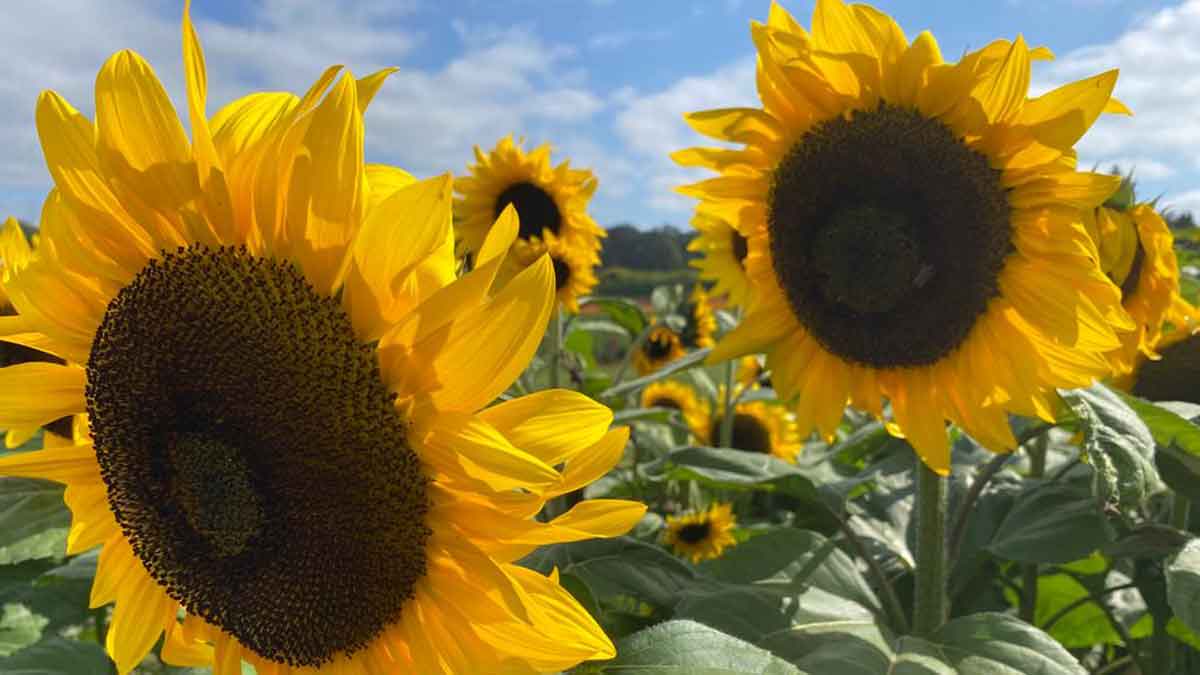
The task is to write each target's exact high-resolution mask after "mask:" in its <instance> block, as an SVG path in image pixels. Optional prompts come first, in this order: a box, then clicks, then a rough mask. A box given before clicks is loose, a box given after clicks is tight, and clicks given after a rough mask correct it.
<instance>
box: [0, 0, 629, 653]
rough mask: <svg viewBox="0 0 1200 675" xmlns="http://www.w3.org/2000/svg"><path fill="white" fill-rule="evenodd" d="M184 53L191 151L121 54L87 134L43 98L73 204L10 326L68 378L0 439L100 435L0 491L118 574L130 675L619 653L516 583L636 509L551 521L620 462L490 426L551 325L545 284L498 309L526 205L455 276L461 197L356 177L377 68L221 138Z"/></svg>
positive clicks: (48, 207)
mask: <svg viewBox="0 0 1200 675" xmlns="http://www.w3.org/2000/svg"><path fill="white" fill-rule="evenodd" d="M183 41H184V50H183V52H184V66H185V81H186V84H187V103H188V113H189V116H188V117H189V122H190V124H189V126H190V129H191V133H192V138H191V139H190V141H189V138H188V136H187V134H186V133H185V131H184V126H183V124H181V122H180V120H179V118H178V116H177V115H176V112H175V110H174V109H173V107H172V105H171V103H170V100H169V98H168V97H167V93H166V91H165V90H164V89H163V86H162V84H161V83H160V82H159V80H158V78H157V77H156V76H155V74H154V71H153V70H152V69H151V67H150V65H149V64H148V63H147V62H146V61H145V60H143V59H142V58H141V57H140V56H138V55H137V54H135V53H133V52H130V51H123V52H120V53H118V54H116V55H115V56H113V57H112V58H111V59H109V60H108V61H107V62H106V63H105V64H104V66H103V68H102V69H101V71H100V74H99V76H98V77H97V79H96V117H95V120H94V121H93V120H90V119H88V118H86V117H84V116H83V115H82V114H80V113H79V112H77V111H76V110H75V109H74V108H73V107H71V105H70V104H69V103H67V101H66V100H64V99H63V98H62V97H61V96H59V95H58V94H56V93H54V92H45V93H44V94H42V96H41V97H40V99H39V100H38V105H37V127H38V133H39V135H40V137H41V142H42V148H43V150H44V153H45V159H46V165H47V167H48V169H49V171H50V175H51V176H52V178H53V180H54V189H53V190H52V191H51V193H50V195H49V197H48V198H47V200H46V203H45V206H44V208H43V211H42V221H41V232H42V235H43V240H42V243H41V244H40V245H39V247H38V249H37V251H36V252H35V254H34V256H33V258H32V259H31V260H30V261H29V262H28V264H27V265H25V266H24V267H23V268H21V269H17V270H12V269H10V270H8V271H9V272H10V274H7V275H6V279H5V287H6V289H7V291H8V293H9V297H10V298H11V301H12V304H13V306H14V307H15V308H16V310H17V313H18V315H17V316H16V317H11V318H10V319H6V320H5V321H4V322H2V323H0V327H2V329H3V330H2V331H0V332H2V333H3V334H4V335H6V336H8V337H9V339H14V338H13V337H12V336H14V335H24V334H29V335H35V336H37V340H38V344H39V347H40V348H41V349H44V350H45V351H47V352H50V353H52V354H55V355H57V356H59V357H61V358H63V359H64V360H65V361H66V363H63V364H49V363H27V364H21V365H15V366H9V367H6V368H0V390H3V391H5V392H8V393H9V395H7V396H5V397H4V401H2V402H0V424H2V425H6V426H9V427H10V428H11V427H14V426H30V425H40V424H45V423H46V422H49V421H51V420H56V419H59V418H62V417H65V416H69V415H77V414H80V413H84V412H86V413H87V420H88V424H89V427H90V429H89V431H90V434H89V435H88V436H86V437H85V438H84V442H82V443H80V444H77V445H68V446H57V445H56V446H55V447H47V448H46V449H43V450H41V451H36V452H28V453H21V454H18V455H12V456H8V457H5V458H3V459H0V474H2V475H8V476H31V477H40V478H46V479H50V480H55V481H58V482H61V483H65V484H66V486H67V487H66V502H67V505H68V506H69V507H70V508H71V510H72V512H73V522H72V525H71V530H70V534H69V537H68V552H69V553H72V554H74V553H79V552H81V551H84V550H87V549H90V548H92V547H97V546H99V547H101V552H100V556H99V563H98V567H97V572H96V578H95V581H94V584H93V587H92V593H91V604H92V606H96V607H99V606H102V605H106V604H109V603H114V604H115V607H114V609H113V619H112V623H111V627H110V629H109V632H108V635H107V644H106V646H107V650H108V653H109V654H111V655H112V657H113V659H114V661H115V662H116V665H117V669H118V671H119V672H120V673H122V674H124V673H128V672H130V671H131V670H132V669H133V668H134V667H135V666H136V665H137V664H138V663H139V662H140V661H141V660H142V658H143V657H144V656H145V655H146V653H147V651H148V650H150V649H151V647H152V646H153V645H154V644H155V643H156V642H158V641H159V640H160V638H161V639H162V642H163V647H162V656H163V658H164V660H166V661H167V662H169V663H172V664H176V665H184V666H200V665H211V666H212V667H213V669H214V672H215V674H216V675H239V674H240V673H241V663H242V661H247V662H249V663H250V664H251V665H253V666H254V667H255V668H256V669H257V672H259V673H264V674H266V673H275V674H290V675H300V674H301V673H308V674H311V673H317V672H337V673H359V674H362V675H376V674H378V675H383V674H386V673H399V672H403V673H422V674H439V673H440V674H443V675H449V674H450V673H495V672H501V671H502V670H503V671H507V670H517V671H521V672H545V671H558V670H564V669H567V668H570V667H572V666H573V665H575V664H577V663H579V662H581V661H583V660H586V659H593V658H609V657H611V656H613V655H614V650H613V646H612V644H611V642H610V641H609V639H608V638H607V637H606V636H605V635H604V633H603V631H602V630H601V629H600V627H599V626H598V625H597V624H596V622H595V621H594V620H593V619H592V618H591V617H590V616H588V614H587V613H586V612H585V611H584V609H583V608H582V607H581V606H580V605H579V604H578V603H577V602H576V601H575V600H574V599H573V598H572V596H571V595H570V594H569V593H567V592H566V591H565V590H564V589H563V588H562V587H560V586H559V584H558V580H557V575H551V576H549V577H546V576H543V575H541V574H538V573H535V572H533V571H531V570H529V569H526V568H524V567H521V566H519V565H516V564H514V562H515V561H516V560H517V559H519V558H521V557H522V556H524V555H526V554H528V553H529V552H530V551H532V550H533V549H534V548H535V547H537V546H539V545H541V544H547V543H552V542H560V541H571V540H577V539H585V538H591V537H597V536H600V537H604V536H613V535H617V534H619V533H622V532H624V531H626V530H627V529H628V528H629V527H631V526H632V525H633V523H635V522H636V521H637V520H638V519H639V518H640V516H641V514H642V513H643V512H644V510H645V507H644V506H642V505H640V504H633V503H629V502H621V501H612V500H609V501H606V500H589V501H586V502H583V503H582V504H579V505H577V506H576V507H575V508H573V509H572V510H570V511H568V512H567V513H565V514H563V515H561V516H559V517H558V518H556V519H554V520H552V521H550V522H539V521H537V520H535V519H534V516H535V514H537V513H538V512H539V511H540V510H541V509H542V506H543V505H544V504H545V502H546V500H548V499H550V498H552V497H554V496H555V495H560V494H563V493H565V492H568V491H571V490H574V489H577V488H579V487H581V486H583V485H585V484H587V483H588V482H590V481H592V480H595V479H596V478H597V477H599V476H601V475H603V474H604V473H605V472H606V471H607V470H608V469H610V468H611V467H612V466H613V465H614V464H615V462H616V461H617V460H618V459H619V458H620V456H621V454H622V452H623V449H624V445H625V441H626V437H627V431H626V430H623V429H621V430H613V431H609V430H608V427H609V424H610V422H611V419H612V414H611V412H610V411H609V410H608V409H606V408H604V407H602V406H600V405H598V404H596V403H594V402H592V401H590V400H589V399H587V398H586V397H584V396H582V395H579V394H576V393H574V392H568V391H561V390H548V391H544V392H539V393H537V394H534V395H532V396H526V397H523V398H516V399H512V400H508V401H506V402H503V403H499V404H496V405H493V402H494V401H495V400H496V399H497V398H498V397H499V396H500V394H501V393H502V392H504V391H505V390H506V389H507V388H508V387H509V386H510V385H511V383H512V382H513V381H514V379H515V378H516V377H517V375H518V374H519V373H520V372H521V371H522V370H523V369H524V368H525V366H526V365H527V364H528V363H529V361H530V359H531V358H532V356H533V354H534V352H535V351H536V349H537V345H538V342H539V341H540V339H541V331H531V330H529V327H530V326H538V325H545V324H546V323H547V320H548V317H549V316H550V312H551V311H552V309H553V306H554V290H553V289H554V281H553V278H554V272H553V267H552V264H551V262H550V260H549V259H548V258H546V257H542V258H540V259H539V260H538V261H537V262H535V263H533V264H532V265H530V266H528V267H527V268H526V269H524V270H523V271H521V272H520V273H519V274H517V275H516V276H515V277H513V278H512V279H511V280H510V281H509V282H508V283H507V284H506V285H504V286H503V288H499V287H498V286H497V284H495V279H496V274H497V272H498V270H499V269H500V267H501V266H502V265H503V264H504V261H505V254H506V252H508V251H509V249H510V247H511V245H512V242H513V241H514V240H515V239H516V237H517V232H518V224H517V219H516V214H515V213H514V212H513V211H512V210H511V209H508V210H505V211H504V212H503V213H501V214H500V217H499V218H498V220H497V222H496V223H495V225H494V226H493V227H491V228H489V230H488V234H487V236H486V237H485V238H484V239H483V241H482V243H481V245H480V247H479V252H478V256H477V258H476V265H475V269H474V270H473V271H472V272H471V273H469V274H467V275H466V276H464V277H463V278H461V279H455V278H454V267H455V261H454V255H453V249H452V241H453V240H452V230H451V187H452V184H451V179H450V178H449V177H448V176H441V177H437V178H433V179H430V180H426V181H421V182H416V181H413V180H412V178H411V177H409V176H408V175H407V174H404V173H403V172H401V171H399V170H397V169H393V168H390V167H382V166H368V165H364V163H363V110H364V109H365V108H366V107H367V105H368V104H369V103H370V101H371V98H372V96H373V95H374V94H375V92H376V91H377V90H378V88H379V87H380V86H381V85H382V83H383V81H384V79H385V78H386V76H387V74H388V71H383V72H380V73H375V74H373V75H368V76H367V77H364V78H362V79H355V78H354V77H353V76H352V75H351V74H350V73H348V72H342V70H341V68H338V67H334V68H331V69H329V70H327V71H326V72H325V73H324V74H322V75H321V76H320V78H319V79H318V80H317V82H316V83H315V84H314V85H313V86H312V88H310V89H309V91H308V92H306V93H305V94H304V95H303V96H299V97H297V96H293V95H291V94H287V93H260V94H252V95H250V96H248V97H245V98H242V99H239V100H237V101H234V102H233V103H230V104H229V105H227V106H225V107H224V108H222V109H221V110H220V111H219V112H218V113H217V114H216V115H215V116H214V117H212V118H209V117H208V115H207V113H206V108H207V105H206V82H207V75H206V73H205V67H204V57H203V53H202V52H201V49H200V44H199V41H198V39H197V37H196V34H195V32H194V30H193V26H192V23H191V21H190V19H189V18H188V15H187V11H186V9H185V13H184V22H183ZM563 420H569V422H570V424H569V425H567V426H564V423H563ZM563 429H566V430H567V431H565V432H564V431H563Z"/></svg>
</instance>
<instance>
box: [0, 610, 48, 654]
mask: <svg viewBox="0 0 1200 675" xmlns="http://www.w3.org/2000/svg"><path fill="white" fill-rule="evenodd" d="M47 623H49V622H48V620H47V619H46V617H43V616H38V615H37V614H34V613H33V612H31V611H29V608H28V607H26V606H25V605H18V604H15V603H11V604H6V605H4V606H3V607H0V656H8V655H9V654H12V653H13V652H16V651H17V650H19V649H23V648H25V647H28V646H29V645H31V644H33V643H35V642H37V641H38V640H39V639H41V637H42V629H44V628H45V627H46V624H47Z"/></svg>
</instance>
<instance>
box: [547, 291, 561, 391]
mask: <svg viewBox="0 0 1200 675" xmlns="http://www.w3.org/2000/svg"><path fill="white" fill-rule="evenodd" d="M552 323H553V325H554V328H553V329H552V330H553V331H554V340H553V341H552V342H551V343H550V345H551V346H550V388H551V389H557V388H558V386H559V372H558V371H559V361H561V360H562V349H563V311H562V305H560V304H555V306H554V321H553V322H552Z"/></svg>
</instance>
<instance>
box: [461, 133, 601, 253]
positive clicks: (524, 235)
mask: <svg viewBox="0 0 1200 675" xmlns="http://www.w3.org/2000/svg"><path fill="white" fill-rule="evenodd" d="M550 152H551V149H550V146H549V144H546V145H541V146H538V147H537V148H536V149H534V150H533V151H531V152H528V153H526V152H525V151H524V150H523V149H522V148H521V146H520V145H518V144H517V143H515V142H513V139H512V137H511V136H508V137H505V138H502V139H500V142H499V143H497V144H496V147H495V149H493V150H492V151H491V152H488V153H484V152H483V151H481V150H480V149H479V147H478V146H476V147H475V164H472V165H471V166H470V167H468V169H469V170H470V172H471V175H469V176H462V177H460V178H456V179H455V181H454V189H455V192H457V193H458V195H459V196H458V197H457V198H455V200H454V213H455V216H456V218H457V223H456V227H457V229H458V236H459V239H460V249H461V250H462V251H463V252H469V253H475V252H477V251H478V250H479V247H480V246H482V245H483V242H484V239H485V238H486V236H487V231H488V228H490V227H491V226H492V222H493V221H494V220H495V219H496V217H497V216H498V215H500V212H501V211H503V210H504V208H505V207H507V206H509V205H510V204H511V205H512V206H513V207H514V208H515V209H516V210H517V215H518V216H519V217H520V220H521V229H520V231H519V234H518V236H519V237H520V238H521V239H525V240H529V239H533V238H534V237H538V238H542V239H544V238H545V237H544V235H543V232H545V231H547V230H548V231H549V232H551V233H552V234H554V235H555V236H556V237H558V238H559V239H561V240H562V241H563V243H564V245H565V246H566V247H567V248H569V249H571V250H573V251H577V252H578V254H579V255H580V256H583V257H585V258H587V259H588V260H589V261H590V262H593V263H594V262H597V261H598V260H599V254H598V252H599V250H600V239H601V238H602V237H604V236H605V232H604V228H602V227H600V226H599V225H597V224H596V221H594V220H592V217H591V216H590V215H588V212H587V205H588V201H589V200H591V198H592V194H593V193H595V191H596V185H597V182H596V177H595V176H593V175H592V172H591V171H588V170H586V169H573V168H571V166H570V163H569V162H563V163H561V164H559V165H558V166H551V164H550Z"/></svg>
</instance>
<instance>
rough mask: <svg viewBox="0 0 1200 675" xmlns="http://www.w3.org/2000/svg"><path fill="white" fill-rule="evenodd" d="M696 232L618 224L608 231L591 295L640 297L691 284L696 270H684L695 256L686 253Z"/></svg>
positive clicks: (665, 226)
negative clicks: (674, 285) (673, 285)
mask: <svg viewBox="0 0 1200 675" xmlns="http://www.w3.org/2000/svg"><path fill="white" fill-rule="evenodd" d="M695 235H696V233H695V232H694V231H692V230H686V231H684V230H679V229H677V228H675V227H672V226H670V225H663V226H660V227H657V228H654V229H652V230H642V229H638V228H636V227H633V226H632V225H628V224H621V225H614V226H613V227H610V228H608V238H606V239H605V240H604V248H603V249H602V250H601V251H600V265H601V266H600V268H599V269H598V270H596V276H597V277H599V279H600V284H599V286H597V287H596V290H595V292H596V293H597V294H600V295H623V296H627V297H634V298H642V297H646V296H648V295H650V291H651V290H653V289H654V287H655V286H663V285H668V284H691V283H692V282H693V281H695V280H696V270H695V269H693V268H691V267H688V264H687V263H688V260H690V259H692V258H693V257H695V254H693V253H691V252H689V251H688V250H687V245H688V242H689V241H691V240H692V237H694V236H695Z"/></svg>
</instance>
